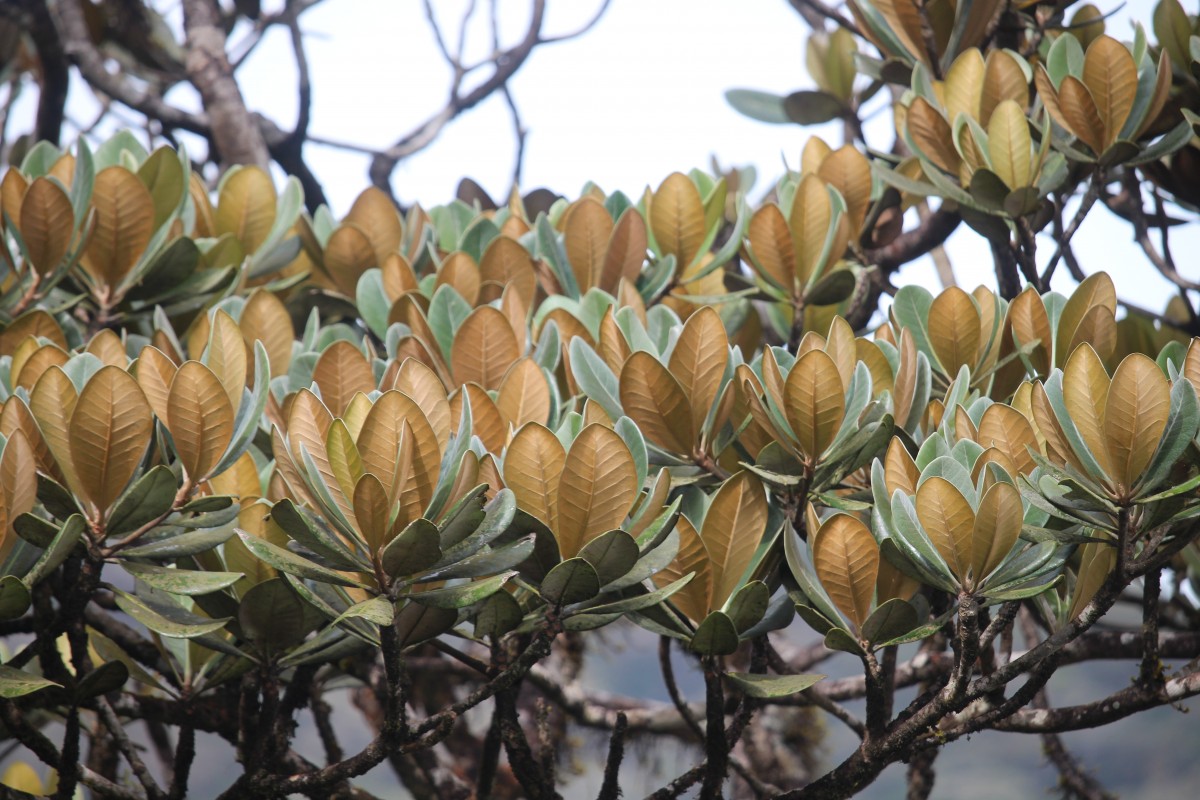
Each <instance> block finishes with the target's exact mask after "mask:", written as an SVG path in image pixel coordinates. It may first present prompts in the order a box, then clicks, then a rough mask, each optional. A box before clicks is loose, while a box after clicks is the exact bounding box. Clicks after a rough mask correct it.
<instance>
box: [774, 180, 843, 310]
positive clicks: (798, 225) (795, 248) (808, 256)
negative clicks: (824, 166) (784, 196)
mask: <svg viewBox="0 0 1200 800" xmlns="http://www.w3.org/2000/svg"><path fill="white" fill-rule="evenodd" d="M832 221H833V205H832V203H831V202H830V200H829V190H828V188H827V187H826V184H825V181H823V180H821V179H820V178H818V177H817V176H816V175H805V176H804V177H803V178H801V179H800V185H799V186H797V187H796V196H795V198H794V199H793V200H792V213H791V215H790V216H789V217H788V230H790V231H791V233H792V256H793V258H794V259H795V263H796V278H797V279H798V280H799V281H800V283H801V285H802V286H807V285H808V283H809V281H811V280H812V278H813V275H814V274H815V272H816V269H817V266H818V262H819V261H820V260H821V253H822V252H823V251H824V249H825V239H826V237H827V236H828V235H829V225H830V223H831V222H832ZM840 256H841V253H840V252H838V251H837V249H836V247H835V248H834V250H833V251H832V252H831V253H830V258H831V259H836V258H839V257H840ZM787 288H791V287H787Z"/></svg>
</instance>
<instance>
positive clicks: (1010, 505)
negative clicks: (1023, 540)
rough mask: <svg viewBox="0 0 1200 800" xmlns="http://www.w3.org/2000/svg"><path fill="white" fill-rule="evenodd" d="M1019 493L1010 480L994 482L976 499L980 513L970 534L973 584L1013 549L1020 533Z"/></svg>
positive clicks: (1023, 510)
mask: <svg viewBox="0 0 1200 800" xmlns="http://www.w3.org/2000/svg"><path fill="white" fill-rule="evenodd" d="M1024 512H1025V509H1024V507H1023V506H1022V505H1021V493H1020V492H1019V491H1017V488H1016V487H1015V486H1013V485H1012V484H1009V483H1003V482H997V483H995V484H993V485H992V487H991V488H989V489H988V490H987V491H986V492H984V493H983V497H982V498H981V499H980V500H979V513H978V514H977V515H976V517H975V526H974V528H972V533H971V574H972V579H973V581H974V585H976V586H978V585H979V582H980V581H981V580H983V579H984V578H985V577H987V576H988V575H989V574H991V572H992V570H994V569H995V568H996V567H998V566H1000V562H1001V561H1003V560H1004V558H1005V557H1006V556H1007V555H1008V553H1009V551H1010V550H1012V548H1013V545H1015V544H1016V543H1017V538H1018V537H1019V536H1020V535H1021V525H1022V517H1023V515H1024Z"/></svg>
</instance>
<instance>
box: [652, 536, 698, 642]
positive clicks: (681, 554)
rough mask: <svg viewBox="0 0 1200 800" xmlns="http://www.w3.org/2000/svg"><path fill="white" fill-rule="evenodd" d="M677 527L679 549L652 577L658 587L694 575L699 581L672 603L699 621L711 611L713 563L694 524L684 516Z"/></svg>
mask: <svg viewBox="0 0 1200 800" xmlns="http://www.w3.org/2000/svg"><path fill="white" fill-rule="evenodd" d="M675 530H676V531H678V533H679V549H678V552H677V553H676V555H675V558H674V559H673V560H672V561H671V563H670V564H669V565H668V566H666V567H664V568H663V569H661V570H659V571H658V572H655V573H654V575H653V576H652V578H653V580H654V584H655V585H656V586H658V587H659V588H663V587H666V586H668V585H670V584H672V583H674V582H675V581H677V580H679V579H681V578H684V577H687V576H688V575H694V576H695V580H693V581H691V582H690V583H688V584H687V585H685V586H684V587H683V589H681V590H680V591H679V592H678V593H677V594H675V595H674V597H673V598H672V600H671V602H672V603H673V604H674V605H675V606H676V607H678V608H679V610H680V611H682V612H683V614H684V615H685V616H687V618H688V619H690V620H692V621H693V622H699V621H700V620H702V619H704V617H705V616H706V615H707V614H708V610H709V602H708V601H709V597H710V595H711V594H712V586H713V580H712V568H711V567H710V566H709V561H708V553H707V552H706V551H705V549H704V542H703V540H702V539H701V538H700V534H699V533H697V532H696V529H695V527H693V526H692V523H691V522H690V521H689V520H688V519H687V518H686V517H682V516H681V517H679V518H678V521H677V522H676V523H675Z"/></svg>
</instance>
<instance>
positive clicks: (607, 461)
mask: <svg viewBox="0 0 1200 800" xmlns="http://www.w3.org/2000/svg"><path fill="white" fill-rule="evenodd" d="M638 489H639V487H638V485H637V469H636V468H635V466H634V464H633V456H632V455H630V453H629V448H628V447H627V446H626V445H625V442H623V441H622V440H621V437H620V436H619V435H617V433H616V432H615V431H613V430H612V429H611V428H606V427H604V426H603V425H598V424H592V425H588V426H587V427H586V428H584V429H583V430H582V431H580V433H579V435H578V436H577V437H575V441H574V442H573V443H572V444H571V449H570V451H569V452H568V453H567V457H566V461H565V462H564V463H563V469H562V476H561V478H560V480H559V485H558V506H557V513H556V514H555V520H554V524H553V525H552V526H551V528H552V530H554V533H555V537H556V538H557V539H558V545H559V551H560V552H561V553H562V554H563V556H564V557H567V558H570V557H571V556H573V555H576V554H578V552H579V550H580V548H582V547H583V546H584V545H585V544H587V543H588V542H589V541H591V540H592V539H594V538H595V537H597V536H599V535H600V534H601V533H604V532H605V531H610V530H612V529H614V528H619V527H621V523H622V522H624V521H625V517H626V515H628V513H629V509H630V507H632V505H633V503H634V501H635V500H636V499H637V495H638Z"/></svg>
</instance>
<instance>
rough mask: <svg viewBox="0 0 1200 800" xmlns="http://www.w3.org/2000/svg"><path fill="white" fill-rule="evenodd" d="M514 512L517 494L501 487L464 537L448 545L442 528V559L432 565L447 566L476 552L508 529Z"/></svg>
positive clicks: (472, 516)
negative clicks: (479, 520)
mask: <svg viewBox="0 0 1200 800" xmlns="http://www.w3.org/2000/svg"><path fill="white" fill-rule="evenodd" d="M516 513H517V496H516V495H515V494H513V493H512V490H511V489H501V490H500V491H499V492H497V493H496V496H495V497H493V498H492V499H491V501H490V502H488V504H487V505H486V506H484V507H483V514H484V516H483V521H482V522H481V523H480V524H479V526H478V527H476V528H475V529H474V530H472V531H471V532H470V533H469V534H468V535H467V537H466V538H464V539H462V540H461V541H459V542H458V543H456V544H453V545H448V544H447V542H448V541H449V537H447V536H446V530H447V529H446V528H443V529H442V559H441V561H439V562H438V563H437V564H435V565H434V568H435V569H440V568H442V567H445V566H449V565H450V564H454V563H457V562H459V561H462V560H463V559H465V558H467V557H468V556H472V555H474V554H475V553H478V552H479V551H480V550H482V549H483V548H484V547H485V546H487V545H488V544H490V543H491V542H493V541H495V540H496V539H497V538H498V537H499V536H501V535H502V534H503V533H504V532H505V531H507V530H508V528H509V526H510V525H511V524H512V521H513V519H514V518H515V517H516ZM471 518H472V519H473V518H474V514H472V515H471Z"/></svg>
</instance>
